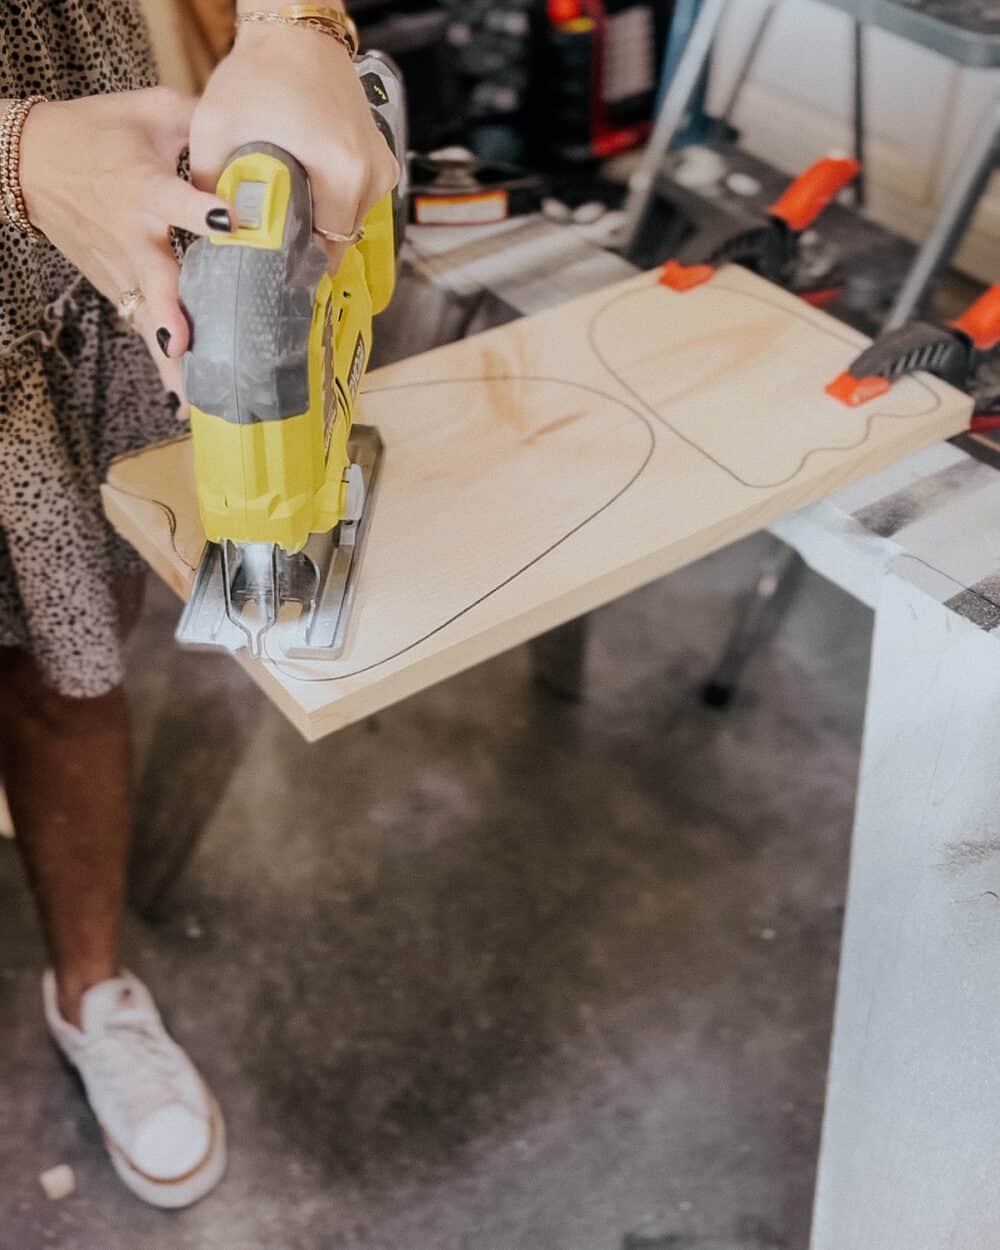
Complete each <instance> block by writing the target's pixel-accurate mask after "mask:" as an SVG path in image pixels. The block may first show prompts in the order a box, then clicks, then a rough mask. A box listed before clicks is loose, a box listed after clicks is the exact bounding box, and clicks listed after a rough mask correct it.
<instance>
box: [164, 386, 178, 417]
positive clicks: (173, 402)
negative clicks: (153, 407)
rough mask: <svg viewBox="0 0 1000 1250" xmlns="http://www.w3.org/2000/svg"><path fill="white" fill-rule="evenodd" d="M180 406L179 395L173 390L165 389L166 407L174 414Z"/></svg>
mask: <svg viewBox="0 0 1000 1250" xmlns="http://www.w3.org/2000/svg"><path fill="white" fill-rule="evenodd" d="M180 406H181V397H180V395H178V394H177V393H176V392H175V391H167V407H168V408H169V409H170V411H171V412H172V413H174V415H175V416H176V414H177V409H178V408H179V407H180Z"/></svg>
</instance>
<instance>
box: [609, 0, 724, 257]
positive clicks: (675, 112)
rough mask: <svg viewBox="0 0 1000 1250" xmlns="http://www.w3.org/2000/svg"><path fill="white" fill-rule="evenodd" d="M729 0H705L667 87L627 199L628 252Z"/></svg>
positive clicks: (621, 243) (624, 230)
mask: <svg viewBox="0 0 1000 1250" xmlns="http://www.w3.org/2000/svg"><path fill="white" fill-rule="evenodd" d="M726 4H727V0H705V3H704V4H703V5H702V8H701V11H700V12H699V14H698V18H697V21H696V22H695V24H694V26H693V28H692V30H691V35H690V37H689V38H688V42H687V46H686V47H685V49H684V55H683V56H682V57H681V60H680V63H679V65H678V66H677V70H676V72H675V74H674V76H673V79H672V80H671V83H670V86H669V87H668V88H667V94H666V95H665V96H664V99H663V103H662V105H661V106H660V111H659V113H658V115H657V118H656V123H655V125H654V126H653V133H652V135H651V136H650V139H649V143H648V144H647V145H646V150H645V152H644V153H643V156H642V160H641V161H640V162H639V165H638V166H637V168H636V170H635V172H634V173H633V175H632V177H631V178H630V179H629V192H628V196H627V197H626V200H625V207H624V213H625V217H624V221H623V222H622V225H621V230H620V234H619V237H618V239H617V241H616V245H617V246H618V248H619V249H620V250H621V251H622V252H624V253H626V254H627V253H628V250H629V248H630V247H632V246H633V244H634V243H635V241H636V238H637V237H638V234H639V229H640V227H641V226H642V223H643V220H644V218H645V216H646V209H647V208H648V206H649V201H650V197H651V196H652V194H653V189H654V187H655V185H656V175H657V174H658V173H659V171H660V165H661V163H662V161H663V157H664V154H665V153H666V152H667V151H668V149H669V148H670V144H671V141H672V140H673V137H674V135H675V134H676V133H677V131H678V129H679V128H680V126H681V124H682V123H683V121H684V117H685V115H686V113H687V111H688V109H689V107H690V105H691V101H692V99H693V98H694V93H695V91H697V89H698V83H699V81H700V79H701V75H702V71H703V70H704V68H705V65H706V64H707V63H708V57H709V53H710V52H711V50H712V42H713V40H714V39H715V34H716V31H717V30H718V28H719V23H720V22H721V21H722V18H723V16H724V14H725V11H726Z"/></svg>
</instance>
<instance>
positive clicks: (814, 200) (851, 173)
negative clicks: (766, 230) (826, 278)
mask: <svg viewBox="0 0 1000 1250" xmlns="http://www.w3.org/2000/svg"><path fill="white" fill-rule="evenodd" d="M860 171H861V164H860V162H859V161H856V160H854V159H853V158H852V157H847V156H845V157H837V156H827V157H824V158H823V160H821V161H817V162H816V164H815V165H810V166H809V168H808V169H807V170H806V171H805V172H804V173H801V174H799V176H798V177H797V178H796V179H795V180H794V181H793V182H792V183H791V184H790V185H789V186H788V187H787V188H786V189H785V191H784V192H783V193H782V194H781V195H780V196H779V197H778V199H776V200H775V201H774V203H773V204H772V205H771V207H770V208H769V209H768V210H767V211H768V213H769V214H770V215H771V216H772V217H777V218H778V220H779V221H783V222H784V223H785V224H786V225H787V226H788V227H789V229H791V230H794V231H795V233H796V234H798V233H800V232H801V231H802V230H805V229H807V228H808V227H809V226H811V225H812V224H813V222H814V221H815V220H816V218H817V217H818V216H819V215H820V213H821V212H822V211H823V209H824V208H826V206H827V204H829V203H830V201H831V200H832V199H833V198H834V197H835V196H837V195H839V194H840V192H841V191H843V189H844V187H846V186H847V185H848V183H849V182H851V181H852V180H853V179H854V178H856V177H857V176H858V174H859V173H860Z"/></svg>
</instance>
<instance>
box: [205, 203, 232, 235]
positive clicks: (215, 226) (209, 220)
mask: <svg viewBox="0 0 1000 1250" xmlns="http://www.w3.org/2000/svg"><path fill="white" fill-rule="evenodd" d="M205 224H206V225H207V226H208V228H209V230H220V231H221V232H222V233H223V234H230V233H231V232H232V229H233V220H232V218H231V217H230V216H229V209H228V208H213V209H212V211H211V212H210V213H208V214H207V215H206V217H205Z"/></svg>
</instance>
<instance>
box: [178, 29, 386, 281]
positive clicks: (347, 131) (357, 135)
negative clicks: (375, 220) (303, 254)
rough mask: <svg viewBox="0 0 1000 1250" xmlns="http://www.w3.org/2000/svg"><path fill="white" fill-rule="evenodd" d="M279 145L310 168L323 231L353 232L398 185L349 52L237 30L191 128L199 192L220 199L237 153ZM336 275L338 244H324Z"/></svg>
mask: <svg viewBox="0 0 1000 1250" xmlns="http://www.w3.org/2000/svg"><path fill="white" fill-rule="evenodd" d="M254 142H266V143H274V144H277V145H278V146H279V147H282V148H284V149H285V150H286V151H287V152H290V153H291V154H292V156H294V157H296V158H297V159H298V160H299V161H300V162H301V163H302V164H303V165H304V166H305V168H306V170H307V172H308V173H309V177H310V181H311V183H312V192H313V205H314V210H315V219H316V224H317V225H318V226H322V227H323V228H324V229H325V230H331V231H335V232H336V233H338V234H351V233H353V231H354V230H355V229H356V228H357V227H358V226H359V225H360V224H361V222H362V221H363V220H364V217H365V215H366V214H367V212H368V210H369V209H370V208H371V207H372V205H373V204H375V203H376V202H377V201H378V200H379V199H380V198H381V197H382V196H383V195H384V194H385V193H386V192H387V191H390V190H392V188H393V187H394V186H395V185H396V182H397V180H398V179H399V166H398V165H397V163H396V159H395V157H394V156H393V155H392V153H391V152H390V151H389V147H388V145H387V144H386V142H385V140H384V139H383V137H382V135H381V134H380V133H379V130H378V127H377V126H376V125H375V122H374V121H373V119H372V115H371V109H370V106H369V104H368V99H367V97H366V95H365V91H364V88H363V87H362V86H361V83H360V81H359V80H358V76H357V74H356V73H355V71H354V66H353V63H352V61H351V57H350V55H349V54H348V52H347V50H346V49H345V48H344V47H343V46H342V45H341V44H340V43H339V42H338V41H337V40H336V39H333V38H331V37H330V36H329V35H325V34H322V33H319V32H317V31H314V30H308V29H293V28H289V27H287V26H282V25H268V24H263V23H262V24H259V25H257V24H252V25H244V26H242V27H241V28H240V30H239V33H238V35H237V38H236V43H235V45H234V47H233V50H232V51H231V52H230V53H229V55H228V56H227V57H226V58H225V60H223V61H222V62H221V63H220V64H219V65H218V67H217V68H216V70H215V72H214V73H213V75H212V77H211V78H210V79H209V82H208V85H207V87H206V88H205V93H204V95H203V96H202V98H201V101H200V102H199V104H198V107H197V109H196V110H195V115H194V122H193V124H192V128H191V168H192V172H193V175H194V180H195V185H196V186H198V187H200V188H202V189H203V190H208V191H214V190H215V184H216V180H217V179H218V176H219V174H220V173H221V172H222V169H223V167H224V166H225V163H226V161H227V160H228V158H229V156H230V154H231V153H232V152H233V151H234V149H236V148H238V147H240V146H242V145H243V144H246V143H254ZM328 251H329V253H330V267H331V269H336V267H337V265H339V263H340V257H341V255H342V253H343V247H342V246H334V245H328Z"/></svg>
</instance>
